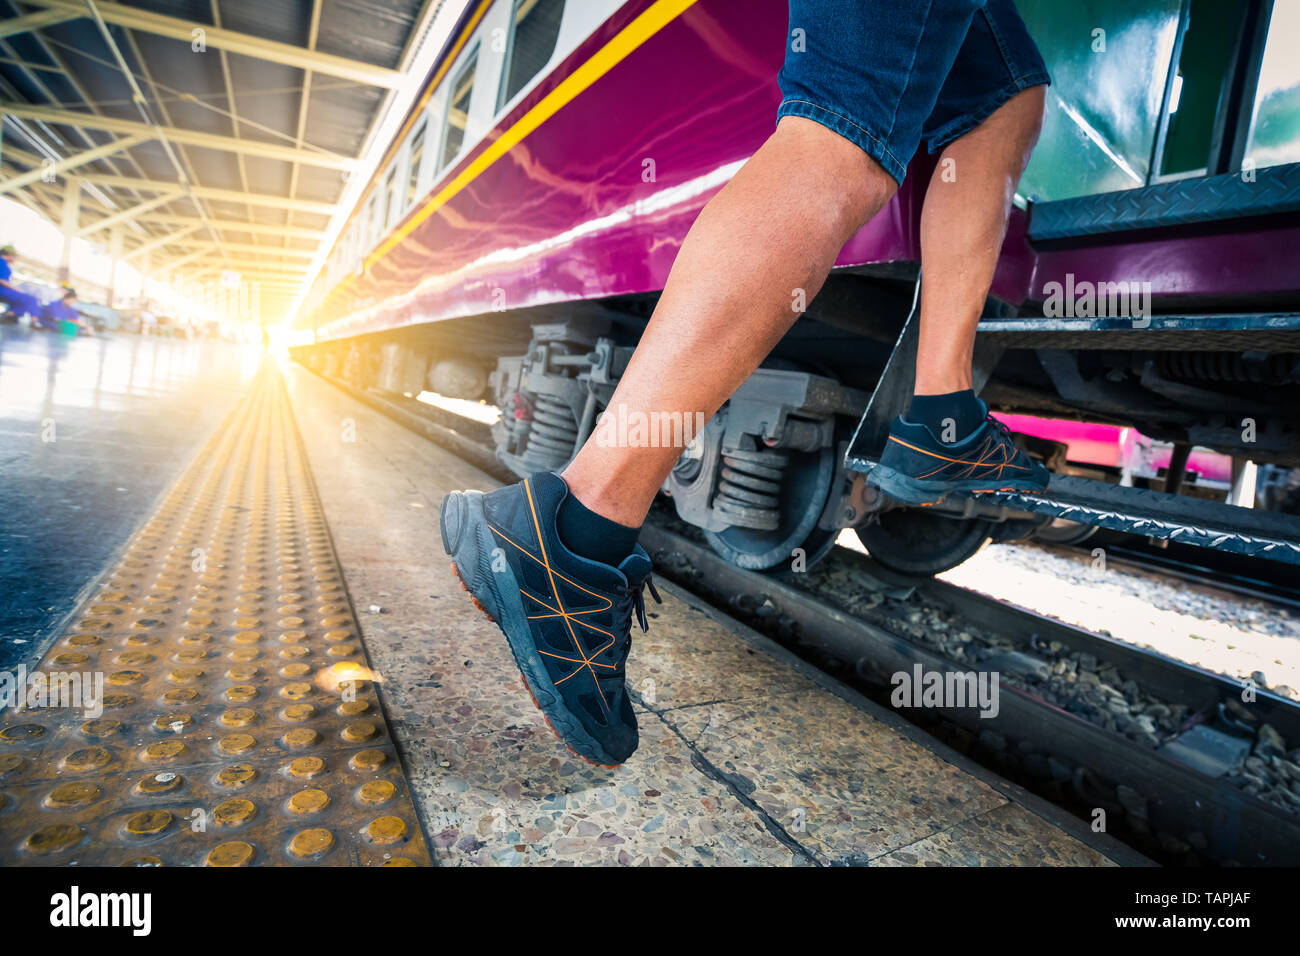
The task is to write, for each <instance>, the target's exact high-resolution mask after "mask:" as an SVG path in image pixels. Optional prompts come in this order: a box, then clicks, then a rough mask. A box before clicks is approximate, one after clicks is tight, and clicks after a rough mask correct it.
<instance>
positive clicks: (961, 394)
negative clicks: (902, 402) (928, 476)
mask: <svg viewBox="0 0 1300 956" xmlns="http://www.w3.org/2000/svg"><path fill="white" fill-rule="evenodd" d="M987 414H988V406H986V405H985V404H984V403H983V402H982V401H980V400H979V399H978V398H976V397H975V392H974V390H972V389H969V388H966V389H962V390H960V391H956V392H944V393H943V394H941V395H913V396H912V402H911V404H910V405H909V406H908V408H907V413H906V415H904V417H905V418H906V419H907V420H908V421H909V422H916V423H917V424H919V425H924V426H926V427H927V428H929V429H930V431H932V432H933V433H934V435H935V437H936V438H938V439H939V440H940V441H941V442H944V443H945V444H949V445H950V444H953V443H954V442H959V441H961V440H962V439H963V438H965V437H966V436H968V435H970V434H971V433H972V432H973V431H975V429H977V428H979V427H980V425H981V424H982V423H983V421H984V417H985V415H987Z"/></svg>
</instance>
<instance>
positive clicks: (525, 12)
mask: <svg viewBox="0 0 1300 956" xmlns="http://www.w3.org/2000/svg"><path fill="white" fill-rule="evenodd" d="M514 4H515V8H514V14H513V16H512V17H511V18H510V40H509V46H508V47H507V50H506V68H505V79H504V82H503V83H502V86H501V98H500V102H499V103H498V104H497V106H498V107H501V106H505V105H506V104H507V103H509V102H510V101H511V100H512V99H514V96H515V94H516V93H518V92H519V91H520V90H522V89H523V88H524V87H525V86H527V85H528V81H529V80H531V79H532V78H533V77H535V76H536V75H537V74H538V73H539V72H540V71H541V69H542V67H544V66H545V65H546V63H547V61H548V60H550V58H551V54H552V53H554V52H555V41H556V39H557V38H558V37H559V35H560V19H561V17H562V16H563V15H564V0H514Z"/></svg>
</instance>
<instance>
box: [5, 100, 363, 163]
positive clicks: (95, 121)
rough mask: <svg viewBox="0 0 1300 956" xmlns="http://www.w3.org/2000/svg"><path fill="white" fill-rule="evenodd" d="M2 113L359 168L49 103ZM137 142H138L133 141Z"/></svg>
mask: <svg viewBox="0 0 1300 956" xmlns="http://www.w3.org/2000/svg"><path fill="white" fill-rule="evenodd" d="M0 112H4V113H7V114H9V115H10V116H17V117H18V118H19V119H29V120H33V121H37V122H42V123H59V124H63V125H66V126H75V127H78V128H84V129H99V130H106V131H108V132H110V133H122V134H125V135H127V136H136V137H143V138H144V139H157V138H158V136H159V133H161V134H162V135H163V136H165V137H167V139H169V140H171V141H172V142H173V143H181V144H183V145H186V146H202V147H206V148H207V149H216V150H222V151H224V152H228V153H243V154H245V155H248V156H257V157H260V158H262V159H278V160H281V161H283V162H286V163H294V162H297V163H305V164H307V165H308V166H322V167H324V168H326V169H346V170H352V169H355V168H356V165H357V162H356V160H353V159H348V158H347V157H346V156H338V155H335V154H334V153H328V152H323V151H317V150H310V149H297V148H295V147H293V146H277V145H275V144H274V143H261V142H257V141H256V140H250V139H236V138H235V137H233V136H221V135H219V134H216V133H200V132H197V131H195V130H185V129H177V128H175V127H173V126H161V127H158V129H157V130H155V129H154V128H153V127H151V126H149V125H148V124H147V123H137V122H135V121H134V120H124V119H114V118H113V117H110V116H98V115H96V114H94V113H82V112H79V111H77V110H64V109H54V108H52V107H48V106H32V105H31V104H28V103H15V102H0ZM132 145H135V144H132Z"/></svg>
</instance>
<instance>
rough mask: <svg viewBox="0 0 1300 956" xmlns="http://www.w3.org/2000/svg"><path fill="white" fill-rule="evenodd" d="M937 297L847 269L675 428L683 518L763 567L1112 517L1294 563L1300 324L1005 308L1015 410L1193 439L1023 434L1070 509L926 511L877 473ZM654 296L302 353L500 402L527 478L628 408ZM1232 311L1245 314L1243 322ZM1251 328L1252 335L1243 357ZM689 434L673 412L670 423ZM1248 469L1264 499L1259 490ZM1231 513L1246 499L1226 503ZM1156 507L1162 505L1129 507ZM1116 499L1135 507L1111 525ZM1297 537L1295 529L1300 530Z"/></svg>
mask: <svg viewBox="0 0 1300 956" xmlns="http://www.w3.org/2000/svg"><path fill="white" fill-rule="evenodd" d="M915 290H916V280H915V277H914V276H913V277H907V276H903V277H897V276H887V277H881V276H863V275H860V274H855V273H852V272H848V273H837V274H835V275H833V276H832V277H831V279H830V280H829V281H828V283H827V286H826V288H825V289H824V290H823V292H822V293H821V294H820V295H819V296H818V297H817V299H816V300H814V302H813V303H812V304H811V306H810V308H809V311H808V313H807V314H806V315H805V316H804V317H803V318H802V319H801V320H800V321H799V322H798V323H796V326H795V328H794V329H792V331H791V333H790V334H789V335H788V336H787V337H786V338H785V339H784V340H783V341H782V343H781V344H780V345H779V346H778V347H777V349H776V350H775V351H774V352H773V354H772V356H771V358H770V359H769V361H768V362H767V363H765V365H764V367H763V368H760V369H759V370H758V371H756V372H755V373H754V375H753V376H751V377H750V379H748V380H747V381H746V382H745V383H744V384H743V385H742V386H741V387H740V389H738V390H737V392H736V393H735V394H734V395H733V396H732V398H731V400H730V401H729V402H727V403H726V404H725V405H724V406H723V408H722V409H721V410H720V411H719V412H718V414H717V415H715V416H714V417H713V418H711V419H709V420H708V421H707V422H705V423H702V427H697V428H695V429H691V428H690V427H687V428H686V430H685V432H681V431H678V432H676V433H675V434H676V435H678V436H679V437H680V436H682V435H684V436H685V438H684V439H683V440H682V445H683V448H684V450H683V454H682V456H681V459H680V460H679V461H678V463H677V465H676V467H675V468H674V469H673V471H672V473H671V474H670V475H669V477H668V480H667V481H666V482H665V483H664V486H663V493H664V495H665V496H666V497H667V498H668V499H669V500H670V501H671V503H672V505H673V507H674V509H675V511H676V514H677V516H678V517H679V518H680V519H681V520H682V521H684V522H686V523H688V524H690V525H693V526H695V527H697V528H698V529H700V531H701V532H702V533H703V535H704V537H705V539H706V540H707V541H708V543H709V545H710V546H711V547H712V548H713V549H714V550H715V551H716V552H717V553H718V554H719V555H721V556H722V557H723V558H725V559H726V560H727V561H729V562H731V563H732V564H734V565H736V566H738V567H742V568H747V569H751V570H759V571H773V572H779V571H784V570H793V571H799V570H803V569H805V568H807V567H809V566H811V565H812V564H813V563H815V562H816V561H817V560H819V559H820V558H821V557H823V556H824V555H825V554H827V553H828V552H829V550H830V549H831V547H832V546H833V544H834V543H835V541H836V539H837V538H838V536H839V534H840V533H841V532H842V531H843V530H844V529H846V528H852V529H853V530H854V532H855V533H856V535H857V536H858V538H859V540H860V541H861V543H862V545H863V546H864V547H865V548H866V550H867V551H868V552H869V553H870V554H871V556H872V557H873V559H874V560H875V561H876V562H877V563H879V564H880V565H883V566H884V567H885V568H887V569H889V570H891V571H894V572H897V573H900V574H905V575H931V574H935V573H938V572H941V571H943V570H946V569H948V568H951V567H953V566H955V565H957V564H960V563H961V562H962V561H964V560H966V559H967V558H969V557H970V556H971V555H973V554H974V553H975V552H976V551H978V550H979V549H980V548H981V547H982V546H983V545H984V544H985V543H986V542H988V541H990V540H992V541H1012V540H1018V539H1024V538H1028V537H1031V536H1038V537H1041V538H1043V539H1046V540H1052V541H1065V542H1077V541H1081V540H1083V539H1084V538H1086V537H1087V536H1088V535H1089V534H1091V533H1092V531H1093V530H1094V529H1095V528H1097V527H1099V526H1100V527H1111V528H1114V529H1116V530H1130V531H1134V532H1136V533H1146V534H1148V536H1150V537H1152V538H1170V537H1172V538H1175V539H1180V540H1189V541H1192V538H1188V537H1186V536H1185V534H1186V532H1185V531H1180V530H1179V528H1178V527H1175V525H1179V524H1181V525H1184V526H1186V525H1191V526H1197V525H1205V528H1199V529H1198V528H1195V527H1194V529H1193V530H1202V531H1207V533H1208V534H1209V535H1210V536H1209V537H1207V538H1206V540H1205V541H1203V542H1200V543H1204V544H1207V545H1211V546H1216V547H1225V541H1219V543H1218V544H1215V543H1214V540H1215V536H1214V535H1213V531H1214V529H1215V528H1222V526H1223V523H1224V522H1225V521H1227V522H1235V521H1238V520H1239V519H1240V520H1244V521H1245V522H1246V524H1245V526H1244V527H1243V530H1241V533H1240V534H1234V540H1233V541H1230V542H1226V547H1227V549H1228V550H1234V549H1235V550H1238V551H1239V553H1248V554H1250V553H1259V554H1262V556H1265V557H1274V558H1276V557H1279V556H1280V557H1281V558H1282V560H1293V558H1292V557H1291V556H1290V554H1289V550H1290V549H1289V547H1288V546H1286V545H1285V542H1283V544H1284V547H1283V550H1284V551H1287V552H1288V553H1287V554H1280V553H1279V552H1277V551H1276V548H1275V545H1276V544H1277V542H1273V541H1271V540H1270V541H1269V542H1268V543H1267V544H1266V545H1258V543H1256V544H1252V543H1251V542H1252V539H1254V538H1259V537H1260V534H1259V532H1260V531H1261V529H1265V530H1266V529H1268V528H1270V527H1272V522H1270V519H1269V515H1270V514H1271V515H1272V516H1273V518H1274V519H1275V521H1276V522H1282V523H1286V522H1288V521H1292V520H1294V519H1292V518H1291V517H1290V514H1294V513H1296V512H1297V511H1300V508H1297V504H1298V502H1300V490H1297V485H1300V482H1298V481H1297V476H1300V470H1297V469H1298V468H1300V352H1297V351H1295V350H1294V349H1295V344H1294V343H1295V342H1296V339H1295V335H1296V327H1295V320H1296V318H1297V317H1295V316H1291V315H1287V314H1283V313H1258V314H1253V315H1249V316H1242V315H1239V314H1235V313H1234V314H1233V315H1215V314H1211V313H1205V314H1201V315H1197V316H1186V315H1179V316H1168V315H1160V314H1158V315H1155V316H1153V317H1152V318H1151V319H1150V320H1149V323H1150V326H1149V327H1138V328H1134V327H1133V326H1134V324H1135V323H1133V322H1132V320H1125V322H1127V324H1125V322H1120V323H1117V324H1116V323H1113V324H1112V325H1109V326H1108V325H1106V323H1105V322H1098V321H1093V322H1092V324H1091V326H1087V324H1086V322H1081V321H1079V320H1075V321H1074V322H1073V324H1071V325H1065V326H1063V325H1062V323H1060V322H1053V321H1052V320H1050V319H1047V318H1046V317H1044V316H1042V315H1034V314H1032V313H1033V312H1034V311H1036V310H1034V309H1032V308H1030V309H1024V308H1022V309H1020V310H1016V311H1015V312H1013V311H1012V310H1009V309H1005V308H1002V307H1000V306H999V305H998V304H997V303H995V302H990V305H989V309H988V310H987V314H988V318H986V319H985V320H984V321H983V322H982V324H981V335H980V337H979V340H978V345H977V351H976V379H977V387H978V386H979V384H980V383H983V388H982V391H981V394H982V396H983V397H984V398H985V400H986V401H988V403H989V405H990V407H991V408H992V409H993V410H994V411H995V412H1006V413H1019V414H1027V415H1033V416H1041V417H1044V418H1051V419H1076V420H1087V421H1092V422H1102V423H1109V424H1115V425H1122V426H1127V427H1132V428H1135V429H1137V430H1138V431H1140V432H1141V433H1142V434H1144V435H1146V436H1148V437H1149V438H1151V439H1155V440H1158V441H1162V442H1168V443H1172V446H1173V449H1174V451H1173V454H1172V456H1171V458H1170V461H1169V462H1168V464H1167V466H1165V467H1163V468H1160V469H1156V470H1155V471H1154V472H1152V473H1149V474H1145V475H1142V474H1133V473H1130V472H1129V471H1127V470H1126V469H1124V468H1122V467H1105V466H1100V467H1099V466H1095V465H1093V466H1081V465H1079V464H1078V463H1075V462H1071V461H1070V460H1069V459H1068V457H1067V454H1066V451H1067V449H1066V445H1065V443H1064V442H1061V441H1054V440H1051V439H1047V438H1043V437H1035V436H1030V435H1026V434H1018V435H1017V439H1018V441H1020V442H1021V443H1022V444H1023V446H1024V447H1025V448H1026V449H1027V450H1028V451H1029V452H1030V454H1032V455H1035V456H1036V457H1039V458H1041V459H1042V460H1043V461H1044V462H1045V464H1047V466H1048V467H1049V469H1050V470H1051V471H1052V473H1053V475H1054V476H1055V477H1054V483H1055V482H1056V480H1057V479H1058V478H1059V479H1066V480H1068V481H1071V482H1074V483H1075V484H1074V485H1071V486H1069V488H1067V491H1069V493H1070V494H1073V495H1074V498H1070V499H1069V501H1068V502H1067V503H1066V504H1065V505H1063V506H1061V507H1048V506H1046V505H1041V503H1040V502H1036V501H1035V502H1026V501H1025V500H1023V498H1024V496H1010V497H1008V496H1004V495H980V496H974V497H966V498H950V499H948V500H946V501H944V502H942V503H940V504H938V505H935V506H932V507H928V508H924V509H918V508H906V507H903V506H901V505H900V504H899V503H897V502H895V501H893V500H892V499H890V498H888V496H885V495H883V494H881V493H880V492H878V491H877V490H876V489H875V488H874V487H873V486H872V485H870V484H869V483H868V482H867V481H866V480H865V477H864V474H863V471H864V470H866V469H869V467H870V459H871V444H872V442H873V441H875V442H877V443H878V442H879V441H882V440H883V438H882V434H881V429H883V428H884V427H886V426H887V423H888V420H889V419H890V418H892V416H893V415H894V414H897V412H898V411H899V410H901V408H902V407H903V403H904V402H905V401H906V398H907V396H908V395H909V394H910V388H911V378H910V375H911V367H912V365H913V362H914V357H913V355H914V353H913V352H911V351H909V342H910V347H911V348H912V349H914V347H915V346H914V337H915V336H914V332H915V325H916V319H915V316H916V314H917V305H916V295H915ZM654 301H655V300H654V297H652V296H646V297H634V298H625V299H621V300H612V301H607V302H602V303H584V304H578V305H575V306H571V307H569V308H563V309H561V308H555V309H549V310H532V311H529V312H527V313H518V314H508V313H499V314H495V315H492V316H489V317H483V316H480V317H475V318H472V319H463V320H452V321H448V322H445V323H438V324H437V325H435V326H432V327H429V328H418V327H417V328H411V329H406V330H402V331H399V332H395V333H386V334H384V335H382V336H378V335H377V336H369V337H363V338H358V339H353V340H345V341H337V342H328V343H323V344H320V345H317V346H307V347H303V348H301V349H299V350H297V351H296V354H297V357H298V358H299V359H300V360H302V361H304V362H305V363H306V364H308V365H310V366H312V367H313V368H315V369H317V370H318V371H321V372H323V373H324V374H327V375H331V376H334V377H339V378H342V379H344V380H346V381H348V382H349V383H351V384H353V385H356V386H359V387H366V388H377V389H381V390H384V391H389V392H394V393H402V394H406V395H410V396H419V395H420V394H421V393H425V392H433V393H436V394H437V395H440V396H443V397H445V398H452V399H463V400H469V401H478V402H483V403H485V404H487V405H495V406H496V408H497V409H498V410H499V412H500V418H499V420H498V421H497V423H496V424H495V425H494V426H493V428H492V434H493V438H494V441H495V445H496V453H497V457H498V458H499V459H500V461H501V462H503V463H504V464H505V465H506V466H507V467H508V468H509V469H510V470H511V471H512V472H514V473H515V474H518V475H521V476H522V475H527V474H531V473H533V472H536V471H541V470H559V469H561V468H563V466H564V465H565V463H567V462H568V460H569V459H570V458H571V457H572V456H573V454H574V453H575V452H576V449H577V448H578V447H580V446H581V444H582V443H583V442H584V441H586V440H587V438H588V437H589V436H591V435H592V434H593V432H594V431H595V430H596V429H597V428H599V427H600V426H601V422H602V421H603V419H602V417H601V416H602V415H603V414H604V413H605V412H606V411H607V410H609V411H610V413H611V414H615V410H613V409H610V408H609V406H610V400H611V398H612V396H613V394H614V389H615V387H616V386H617V384H618V380H619V377H620V376H621V374H622V373H623V370H624V369H625V368H626V367H627V363H628V360H629V359H630V357H631V354H632V350H633V348H634V346H635V342H636V340H637V338H638V337H639V334H640V330H641V329H642V328H643V327H644V323H645V321H646V320H647V319H648V316H649V314H650V312H651V311H652V309H653V305H654ZM489 320H491V321H489ZM1288 323H1289V324H1288ZM1137 324H1138V325H1139V326H1141V323H1137ZM1227 325H1236V326H1240V327H1239V328H1238V329H1237V330H1236V331H1235V333H1234V332H1232V331H1231V330H1229V329H1228V328H1225V326H1227ZM1027 330H1028V331H1027ZM1229 341H1231V343H1232V344H1240V345H1242V346H1243V347H1242V348H1240V349H1236V350H1232V351H1228V350H1225V349H1224V348H1223V347H1222V346H1223V345H1224V344H1225V343H1227V342H1229ZM1210 345H1212V346H1216V347H1215V348H1208V347H1207V346H1210ZM651 424H652V425H653V424H654V423H651ZM686 424H687V426H689V424H690V423H686ZM681 427H682V423H681V422H674V423H665V428H664V429H663V430H664V432H665V433H668V432H670V431H672V429H673V428H677V429H681ZM873 429H875V432H876V434H874V436H873V434H872V431H873ZM649 434H650V433H647V435H646V436H643V438H642V439H641V440H649ZM659 438H660V436H658V435H657V432H655V440H659ZM685 439H688V440H685ZM633 440H637V439H636V436H635V435H634V436H633ZM1194 447H1199V448H1206V449H1212V450H1214V451H1217V452H1220V453H1222V454H1224V455H1228V456H1231V457H1232V460H1233V463H1234V471H1233V475H1234V482H1233V486H1232V487H1230V488H1228V489H1226V491H1225V490H1224V489H1218V488H1212V487H1207V486H1206V485H1205V484H1204V483H1202V482H1198V480H1197V478H1198V476H1197V474H1196V473H1195V472H1194V471H1192V470H1189V469H1188V467H1187V462H1188V454H1189V452H1190V450H1191V449H1192V448H1194ZM864 449H865V451H864ZM846 459H847V466H846ZM1248 463H1249V464H1248ZM1248 475H1249V477H1250V478H1251V479H1252V480H1253V482H1254V484H1255V488H1254V491H1253V493H1252V492H1251V489H1249V488H1245V489H1244V490H1243V487H1242V485H1243V484H1244V478H1245V477H1246V476H1248ZM1239 478H1240V479H1243V480H1238V479H1239ZM1080 483H1082V484H1080ZM1075 485H1078V487H1075ZM1083 485H1086V486H1087V487H1086V488H1085V487H1083ZM1054 487H1055V484H1054ZM1063 487H1064V486H1063ZM1080 488H1082V491H1080ZM1138 493H1141V494H1145V495H1148V496H1156V497H1157V498H1163V497H1165V496H1166V495H1167V496H1168V497H1169V498H1174V497H1175V496H1176V497H1177V498H1178V499H1179V503H1181V504H1182V505H1185V506H1186V507H1187V508H1190V509H1191V510H1186V509H1185V510H1184V511H1183V512H1179V511H1177V509H1175V511H1171V512H1168V513H1164V512H1161V511H1160V509H1159V508H1157V512H1158V513H1157V512H1150V511H1149V508H1148V506H1147V505H1146V504H1141V503H1138V504H1137V505H1135V507H1129V508H1127V509H1126V507H1125V505H1124V504H1123V503H1122V502H1121V501H1120V500H1118V499H1116V500H1114V501H1108V499H1107V495H1112V494H1113V495H1127V496H1128V497H1129V500H1131V501H1132V502H1137V501H1138V499H1137V498H1135V497H1134V495H1135V494H1138ZM1079 494H1083V496H1084V497H1083V499H1079V497H1078V496H1079ZM1089 496H1091V497H1089ZM1234 496H1235V497H1234ZM1017 498H1018V499H1019V500H1013V499H1017ZM1093 499H1095V500H1093ZM1225 502H1234V503H1235V504H1237V505H1247V506H1248V507H1232V506H1231V505H1229V504H1225ZM1165 504H1168V502H1164V503H1163V504H1161V507H1164V505H1165ZM1040 505H1041V507H1040ZM1225 507H1230V508H1231V511H1229V512H1220V511H1213V510H1211V511H1206V510H1205V509H1207V508H1208V509H1214V508H1219V509H1222V508H1225ZM1135 508H1136V510H1139V511H1141V510H1142V509H1143V508H1147V510H1146V511H1142V513H1141V514H1133V513H1129V512H1133V511H1134V510H1135ZM1197 508H1200V509H1201V510H1200V511H1197V510H1196V509H1197ZM1036 509H1037V510H1036ZM1252 509H1253V510H1252ZM1261 509H1273V510H1272V511H1271V512H1267V511H1264V510H1261ZM1288 512H1289V513H1290V514H1288ZM1110 514H1121V515H1122V516H1123V519H1122V520H1119V521H1115V520H1106V519H1105V517H1104V516H1105V515H1110ZM1247 516H1249V517H1248V518H1247ZM1153 522H1154V523H1153ZM1288 534H1289V530H1287V529H1284V531H1283V532H1282V534H1281V537H1282V538H1284V539H1286V540H1290V539H1289V538H1288ZM1192 537H1193V538H1194V537H1195V536H1194V535H1193V536H1192ZM1218 537H1222V536H1221V535H1219V536H1218ZM1264 537H1266V538H1267V537H1268V535H1267V534H1265V535H1264ZM1237 538H1240V539H1241V540H1240V541H1236V539H1237ZM1192 543H1197V542H1195V541H1192ZM1238 544H1239V545H1240V547H1237V545H1238Z"/></svg>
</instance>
